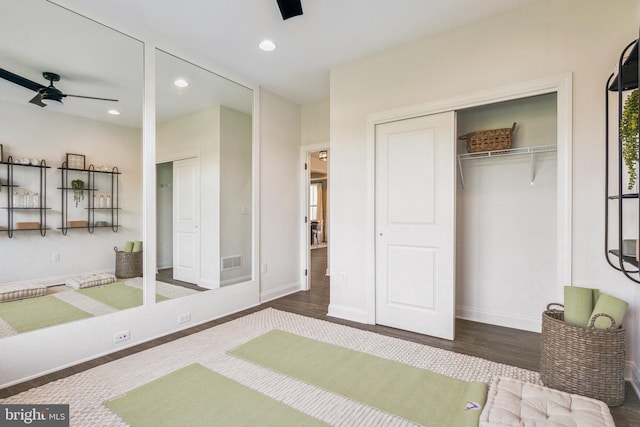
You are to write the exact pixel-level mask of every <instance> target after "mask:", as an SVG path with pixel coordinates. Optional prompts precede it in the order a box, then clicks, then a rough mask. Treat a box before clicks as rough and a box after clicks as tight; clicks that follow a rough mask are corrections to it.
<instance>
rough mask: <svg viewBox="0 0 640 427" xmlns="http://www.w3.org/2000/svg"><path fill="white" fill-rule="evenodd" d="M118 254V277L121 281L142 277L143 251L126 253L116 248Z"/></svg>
mask: <svg viewBox="0 0 640 427" xmlns="http://www.w3.org/2000/svg"><path fill="white" fill-rule="evenodd" d="M113 250H114V251H115V252H116V273H115V274H116V277H117V278H119V279H129V278H131V277H139V276H142V251H140V252H124V251H119V250H118V248H116V247H114V248H113Z"/></svg>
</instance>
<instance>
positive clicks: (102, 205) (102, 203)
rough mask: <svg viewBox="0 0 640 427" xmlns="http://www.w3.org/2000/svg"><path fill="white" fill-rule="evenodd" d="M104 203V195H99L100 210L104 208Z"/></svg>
mask: <svg viewBox="0 0 640 427" xmlns="http://www.w3.org/2000/svg"><path fill="white" fill-rule="evenodd" d="M104 203H105V202H104V194H101V195H100V207H101V208H104Z"/></svg>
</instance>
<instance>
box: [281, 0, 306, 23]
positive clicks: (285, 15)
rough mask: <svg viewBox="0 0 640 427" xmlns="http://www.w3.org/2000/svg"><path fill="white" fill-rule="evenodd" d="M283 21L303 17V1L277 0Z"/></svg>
mask: <svg viewBox="0 0 640 427" xmlns="http://www.w3.org/2000/svg"><path fill="white" fill-rule="evenodd" d="M276 1H277V2H278V7H279V8H280V13H281V14H282V19H284V20H287V19H289V18H293V17H294V16H298V15H302V1H301V0H276Z"/></svg>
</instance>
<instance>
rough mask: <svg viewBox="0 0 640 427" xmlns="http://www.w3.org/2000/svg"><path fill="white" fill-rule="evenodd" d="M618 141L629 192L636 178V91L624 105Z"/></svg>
mask: <svg viewBox="0 0 640 427" xmlns="http://www.w3.org/2000/svg"><path fill="white" fill-rule="evenodd" d="M620 140H621V141H622V157H623V158H624V164H625V165H626V166H627V172H628V174H629V185H628V189H629V190H631V189H632V188H633V186H634V185H635V183H636V179H637V178H638V171H637V163H638V89H636V90H634V91H633V92H631V95H629V97H628V98H627V100H626V101H625V103H624V109H623V111H622V120H621V121H620Z"/></svg>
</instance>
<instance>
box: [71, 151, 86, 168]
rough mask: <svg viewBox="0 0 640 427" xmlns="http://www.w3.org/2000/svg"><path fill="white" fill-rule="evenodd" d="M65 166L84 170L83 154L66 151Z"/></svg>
mask: <svg viewBox="0 0 640 427" xmlns="http://www.w3.org/2000/svg"><path fill="white" fill-rule="evenodd" d="M67 167H68V168H69V169H81V170H84V168H85V164H84V154H73V153H67Z"/></svg>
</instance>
